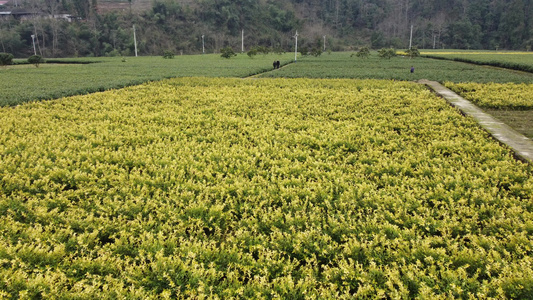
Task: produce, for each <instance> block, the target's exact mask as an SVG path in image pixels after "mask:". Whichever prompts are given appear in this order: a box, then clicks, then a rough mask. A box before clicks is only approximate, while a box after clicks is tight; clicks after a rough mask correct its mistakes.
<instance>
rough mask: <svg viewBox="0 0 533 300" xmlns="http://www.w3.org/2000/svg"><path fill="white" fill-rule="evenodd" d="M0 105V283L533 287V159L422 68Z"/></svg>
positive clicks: (326, 292)
mask: <svg viewBox="0 0 533 300" xmlns="http://www.w3.org/2000/svg"><path fill="white" fill-rule="evenodd" d="M0 116H1V120H2V122H1V123H0V178H1V186H0V266H1V268H0V295H1V297H3V298H8V299H9V298H13V299H18V298H23V299H26V298H32V299H37V298H50V299H53V298H58V299H100V298H113V299H114V298H120V299H122V298H125V299H160V298H161V299H165V298H166V299H185V298H198V299H205V298H208V299H231V298H236V299H237V298H238V299H272V298H282V299H359V298H368V299H376V298H390V299H413V298H421V299H422V298H424V299H444V298H446V299H453V298H456V299H477V298H481V299H483V298H494V299H502V298H519V299H526V298H528V297H530V296H531V295H532V293H533V268H532V263H533V256H532V254H533V253H532V252H533V250H532V249H533V243H532V236H533V221H532V220H533V214H532V211H533V201H532V200H533V176H531V175H532V170H531V167H530V166H528V165H526V164H524V163H521V162H519V161H516V160H515V159H513V157H512V155H511V153H510V151H509V150H508V149H506V148H504V147H502V146H500V145H499V144H498V143H497V142H495V141H494V140H493V139H491V138H490V137H489V136H488V135H487V133H485V132H484V131H483V130H481V129H480V128H479V127H478V126H477V125H476V124H475V123H474V122H473V121H472V120H470V119H468V118H465V117H463V116H462V115H461V114H460V113H459V112H457V111H456V110H455V109H453V108H451V107H450V106H448V104H446V103H445V101H443V100H441V99H439V98H437V97H436V96H434V95H433V94H432V93H431V92H429V91H428V90H426V89H425V88H424V87H422V86H419V85H416V84H412V83H407V82H393V81H377V80H367V81H362V80H306V79H262V80H242V79H209V78H182V79H173V80H166V81H162V82H154V83H149V84H144V85H140V86H135V87H128V88H125V89H121V90H113V91H107V92H103V93H97V94H92V95H87V96H76V97H71V98H65V99H60V100H54V101H47V102H40V103H31V104H25V105H21V106H17V107H11V108H1V109H0Z"/></svg>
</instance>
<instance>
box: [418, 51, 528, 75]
mask: <svg viewBox="0 0 533 300" xmlns="http://www.w3.org/2000/svg"><path fill="white" fill-rule="evenodd" d="M421 56H422V57H425V58H431V59H440V60H449V61H456V62H462V63H467V64H473V65H478V66H490V67H496V68H502V69H507V70H514V71H521V72H526V73H533V66H530V65H524V64H518V63H512V62H502V61H478V60H473V59H468V58H462V57H443V56H438V55H427V54H424V55H421Z"/></svg>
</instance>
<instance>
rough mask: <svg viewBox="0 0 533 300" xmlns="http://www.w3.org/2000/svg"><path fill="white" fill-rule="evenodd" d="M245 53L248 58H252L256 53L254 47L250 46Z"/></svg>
mask: <svg viewBox="0 0 533 300" xmlns="http://www.w3.org/2000/svg"><path fill="white" fill-rule="evenodd" d="M246 54H248V56H249V57H250V58H254V56H256V55H257V49H256V48H252V49H250V51H248V53H246Z"/></svg>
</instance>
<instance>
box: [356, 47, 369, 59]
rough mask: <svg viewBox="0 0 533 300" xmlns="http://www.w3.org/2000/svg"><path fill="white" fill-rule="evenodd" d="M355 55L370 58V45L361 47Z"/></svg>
mask: <svg viewBox="0 0 533 300" xmlns="http://www.w3.org/2000/svg"><path fill="white" fill-rule="evenodd" d="M355 56H357V57H361V58H368V57H369V56H370V49H368V47H361V49H359V51H357V54H355Z"/></svg>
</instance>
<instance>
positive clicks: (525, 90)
mask: <svg viewBox="0 0 533 300" xmlns="http://www.w3.org/2000/svg"><path fill="white" fill-rule="evenodd" d="M445 85H446V87H448V88H450V89H451V90H453V91H454V92H456V93H458V94H460V95H461V96H463V97H464V98H465V99H467V100H470V101H472V102H474V103H475V104H477V105H478V106H480V107H483V108H493V109H514V110H522V109H523V110H526V109H533V84H525V83H522V84H514V83H505V84H503V83H474V82H468V83H452V82H446V83H445Z"/></svg>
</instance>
